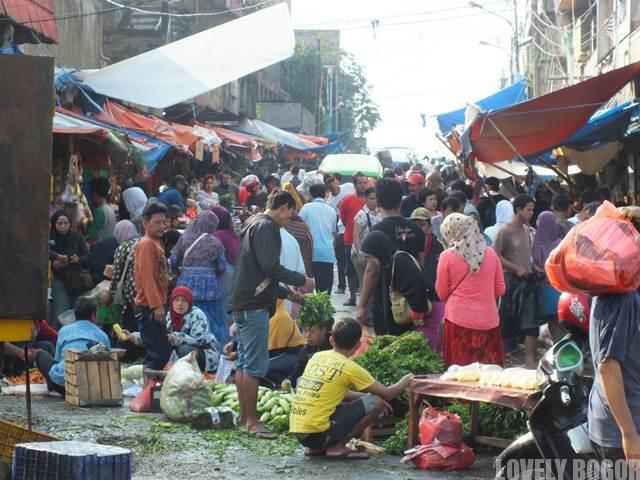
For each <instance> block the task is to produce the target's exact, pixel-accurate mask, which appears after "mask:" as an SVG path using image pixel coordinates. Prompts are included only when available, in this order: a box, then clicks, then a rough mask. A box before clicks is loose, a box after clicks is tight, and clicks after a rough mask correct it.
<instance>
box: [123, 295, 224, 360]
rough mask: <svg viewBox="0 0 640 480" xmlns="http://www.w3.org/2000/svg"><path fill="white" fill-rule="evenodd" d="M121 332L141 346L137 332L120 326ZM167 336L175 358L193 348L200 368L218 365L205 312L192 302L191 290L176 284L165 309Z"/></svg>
mask: <svg viewBox="0 0 640 480" xmlns="http://www.w3.org/2000/svg"><path fill="white" fill-rule="evenodd" d="M123 333H124V334H125V335H126V336H127V340H129V341H131V342H133V343H134V344H135V345H139V346H142V338H141V337H140V333H139V332H134V333H130V332H128V331H127V330H123ZM167 336H168V338H169V343H170V344H171V345H172V346H173V350H174V351H175V353H176V355H177V356H178V357H179V358H181V357H184V356H185V355H188V354H189V353H191V352H193V351H196V352H197V354H196V359H197V361H198V366H199V367H200V370H202V371H203V372H204V371H208V372H215V371H216V370H217V369H218V362H219V360H220V353H219V351H218V342H217V341H216V338H215V337H214V336H213V334H211V331H210V330H209V321H208V320H207V316H206V315H205V313H204V312H203V311H202V310H200V309H199V308H198V307H196V306H194V305H193V294H192V293H191V290H190V289H189V288H187V287H184V286H181V287H176V288H174V289H173V291H172V292H171V297H170V299H169V312H168V313H167Z"/></svg>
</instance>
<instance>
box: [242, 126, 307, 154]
mask: <svg viewBox="0 0 640 480" xmlns="http://www.w3.org/2000/svg"><path fill="white" fill-rule="evenodd" d="M233 129H234V130H236V131H239V132H242V133H246V134H249V135H253V136H255V137H259V138H265V139H267V140H271V141H273V142H277V143H280V144H282V145H286V146H288V147H291V148H295V149H296V150H301V151H303V152H304V151H306V150H308V149H315V148H318V145H317V144H315V143H313V142H311V141H309V140H305V139H303V138H301V137H300V136H299V135H296V134H295V133H291V132H287V131H286V130H282V129H281V128H278V127H274V126H273V125H270V124H268V123H266V122H263V121H262V120H251V119H249V118H243V119H242V120H241V121H240V122H239V123H238V126H237V127H233Z"/></svg>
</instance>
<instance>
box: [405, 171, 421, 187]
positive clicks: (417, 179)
mask: <svg viewBox="0 0 640 480" xmlns="http://www.w3.org/2000/svg"><path fill="white" fill-rule="evenodd" d="M424 182H425V180H424V177H423V176H422V175H420V174H419V173H413V174H411V176H410V177H409V179H408V180H407V183H408V184H409V185H420V184H422V185H424Z"/></svg>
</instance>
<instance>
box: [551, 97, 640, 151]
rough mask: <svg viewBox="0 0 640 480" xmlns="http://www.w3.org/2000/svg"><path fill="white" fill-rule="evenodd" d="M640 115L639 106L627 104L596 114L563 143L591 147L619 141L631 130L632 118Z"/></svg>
mask: <svg viewBox="0 0 640 480" xmlns="http://www.w3.org/2000/svg"><path fill="white" fill-rule="evenodd" d="M637 115H638V104H637V103H635V102H625V103H623V104H622V105H618V106H617V107H613V108H608V109H606V110H601V111H598V112H596V113H595V114H594V115H593V116H592V117H591V118H590V119H589V121H588V122H587V124H586V125H585V126H584V127H582V128H581V129H580V130H578V131H577V132H576V133H575V134H573V135H572V136H571V137H570V138H568V139H566V140H564V141H563V142H562V144H563V145H589V144H592V143H596V142H605V141H612V140H618V139H620V138H622V137H623V136H624V135H625V134H626V133H627V129H628V128H629V122H630V120H631V118H632V117H634V116H637Z"/></svg>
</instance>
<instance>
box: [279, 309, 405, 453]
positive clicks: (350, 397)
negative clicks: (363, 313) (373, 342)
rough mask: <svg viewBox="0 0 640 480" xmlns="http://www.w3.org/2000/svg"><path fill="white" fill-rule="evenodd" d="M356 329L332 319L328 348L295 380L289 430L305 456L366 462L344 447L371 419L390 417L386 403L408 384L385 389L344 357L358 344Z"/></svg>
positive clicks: (358, 329)
mask: <svg viewBox="0 0 640 480" xmlns="http://www.w3.org/2000/svg"><path fill="white" fill-rule="evenodd" d="M361 335H362V327H361V326H360V324H359V323H358V322H357V321H356V320H354V319H352V318H343V319H341V320H338V321H337V322H336V323H335V325H334V327H333V331H332V333H331V337H330V338H329V342H330V343H331V346H332V350H327V351H323V352H318V353H316V354H315V355H314V356H313V357H311V359H310V360H309V363H308V364H307V367H306V368H305V370H304V374H303V375H302V377H300V379H299V380H298V388H297V389H296V394H295V396H294V399H293V405H292V408H291V418H290V430H291V433H293V434H295V435H296V437H297V438H298V440H299V441H300V443H301V444H302V445H304V446H305V447H307V448H308V451H307V455H313V456H319V455H326V456H327V457H332V458H338V457H339V458H346V459H355V458H368V455H367V454H366V453H365V452H359V451H356V450H352V449H350V448H348V447H347V442H348V441H349V440H350V439H351V438H354V437H358V436H360V435H361V434H362V432H363V431H364V429H365V428H367V427H368V426H369V425H370V424H371V423H372V422H373V420H374V419H376V418H377V417H378V416H383V415H387V414H390V413H391V406H390V405H389V403H388V402H390V401H391V400H392V399H393V398H395V397H397V396H398V395H400V394H401V393H402V392H403V391H404V389H405V388H406V387H407V386H408V385H409V382H410V380H411V378H412V375H406V376H404V377H403V378H402V379H401V380H400V381H399V382H398V383H396V384H395V385H392V386H391V387H386V386H384V385H382V384H381V383H380V382H378V381H376V380H375V379H374V378H373V377H372V376H371V375H370V374H369V372H367V371H366V370H365V369H364V368H362V367H361V366H359V365H358V364H356V363H355V362H353V361H352V360H350V359H349V358H350V357H351V356H352V355H353V353H354V352H355V351H356V350H357V349H358V347H359V346H360V337H361Z"/></svg>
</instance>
